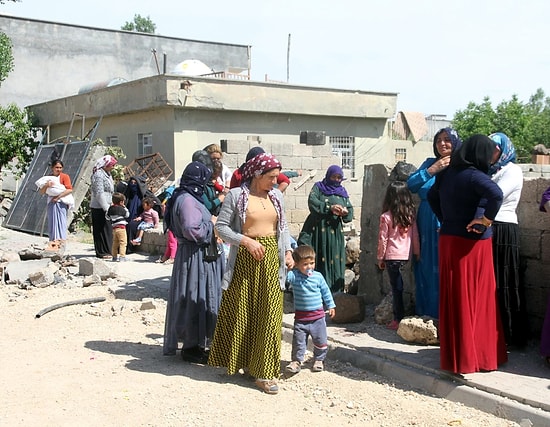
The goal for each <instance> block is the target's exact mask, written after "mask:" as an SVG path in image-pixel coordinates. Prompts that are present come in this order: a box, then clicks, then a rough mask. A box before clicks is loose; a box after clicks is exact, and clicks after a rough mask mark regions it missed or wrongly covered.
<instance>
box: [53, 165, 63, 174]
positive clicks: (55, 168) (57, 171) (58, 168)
mask: <svg viewBox="0 0 550 427" xmlns="http://www.w3.org/2000/svg"><path fill="white" fill-rule="evenodd" d="M61 172H63V166H61V163H56V164H55V165H53V166H52V173H53V176H59V175H60V174H61Z"/></svg>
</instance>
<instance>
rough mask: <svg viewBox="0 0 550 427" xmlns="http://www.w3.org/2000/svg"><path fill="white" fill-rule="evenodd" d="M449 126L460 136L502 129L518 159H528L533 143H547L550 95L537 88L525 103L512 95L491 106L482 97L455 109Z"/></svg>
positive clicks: (549, 141) (525, 160) (487, 99)
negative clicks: (547, 95) (510, 141)
mask: <svg viewBox="0 0 550 427" xmlns="http://www.w3.org/2000/svg"><path fill="white" fill-rule="evenodd" d="M452 125H453V127H454V128H455V129H456V130H457V132H458V134H459V135H460V136H461V137H462V138H467V137H469V136H470V135H473V134H475V133H482V134H485V135H489V134H491V133H493V132H503V133H505V134H506V135H508V136H509V137H510V139H511V140H512V141H513V143H514V146H515V148H516V151H517V158H518V161H519V162H529V161H530V160H531V152H532V150H533V147H534V146H535V145H537V144H545V145H548V144H549V143H550V98H548V97H546V96H545V94H544V92H543V90H542V89H538V90H537V91H536V92H535V94H534V95H532V96H531V98H530V99H529V102H527V103H523V102H521V101H520V100H519V99H518V97H517V96H516V95H513V96H512V98H511V99H510V100H508V101H502V102H501V103H500V104H498V105H497V106H496V108H493V106H492V105H491V101H490V100H489V98H488V97H485V98H483V102H482V103H481V104H476V103H474V102H470V103H469V104H468V106H467V107H466V109H464V110H459V111H457V112H456V114H455V117H454V119H453V121H452Z"/></svg>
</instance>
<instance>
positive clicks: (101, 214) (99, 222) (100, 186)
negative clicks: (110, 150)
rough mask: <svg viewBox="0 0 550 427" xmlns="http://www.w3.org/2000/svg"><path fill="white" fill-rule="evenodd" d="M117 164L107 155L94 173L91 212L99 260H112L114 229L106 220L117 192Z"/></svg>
mask: <svg viewBox="0 0 550 427" xmlns="http://www.w3.org/2000/svg"><path fill="white" fill-rule="evenodd" d="M116 164H117V160H116V159H115V158H114V157H113V156H110V155H108V154H107V155H105V156H103V157H101V158H99V159H98V160H97V161H96V163H95V165H94V169H93V173H92V180H91V185H90V192H91V195H92V197H91V200H90V210H91V213H92V235H93V238H94V248H95V256H96V257H98V258H105V259H111V258H112V255H111V245H112V244H113V228H112V226H111V224H110V223H109V222H108V221H107V219H106V218H105V214H106V213H107V210H108V209H109V206H111V203H112V197H113V192H114V190H115V187H114V183H113V177H112V176H111V171H112V170H113V168H114V166H115V165H116Z"/></svg>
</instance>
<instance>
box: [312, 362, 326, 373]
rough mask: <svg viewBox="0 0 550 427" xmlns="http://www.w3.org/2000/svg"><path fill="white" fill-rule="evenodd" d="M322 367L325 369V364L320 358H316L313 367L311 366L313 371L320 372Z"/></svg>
mask: <svg viewBox="0 0 550 427" xmlns="http://www.w3.org/2000/svg"><path fill="white" fill-rule="evenodd" d="M323 369H325V366H324V364H323V361H322V360H316V361H315V362H313V367H312V368H311V370H312V371H313V372H321V371H322V370H323Z"/></svg>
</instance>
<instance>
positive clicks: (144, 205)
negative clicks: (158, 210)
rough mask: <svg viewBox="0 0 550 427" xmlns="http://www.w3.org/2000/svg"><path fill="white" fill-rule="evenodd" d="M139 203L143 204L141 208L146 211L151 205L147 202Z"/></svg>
mask: <svg viewBox="0 0 550 427" xmlns="http://www.w3.org/2000/svg"><path fill="white" fill-rule="evenodd" d="M141 205H142V206H143V210H146V211H148V210H149V209H151V205H150V204H149V203H147V202H143V203H142V204H141Z"/></svg>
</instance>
